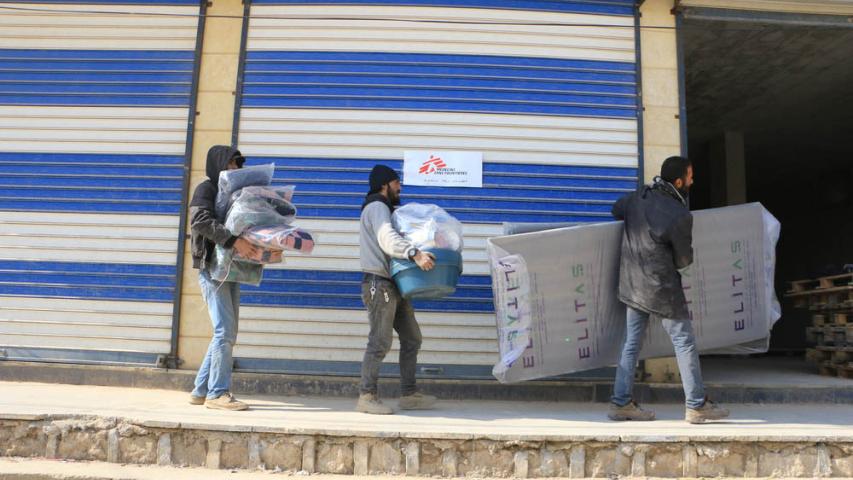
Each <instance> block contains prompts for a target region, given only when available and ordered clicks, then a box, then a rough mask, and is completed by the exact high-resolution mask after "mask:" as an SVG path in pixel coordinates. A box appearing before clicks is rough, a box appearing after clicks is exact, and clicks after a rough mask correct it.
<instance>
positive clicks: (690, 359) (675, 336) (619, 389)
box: [610, 307, 705, 408]
mask: <svg viewBox="0 0 853 480" xmlns="http://www.w3.org/2000/svg"><path fill="white" fill-rule="evenodd" d="M655 318H656V317H655ZM661 324H662V325H663V328H664V330H666V333H668V334H669V337H670V338H671V339H672V345H673V346H674V347H675V359H676V360H677V361H678V371H679V372H681V383H682V386H683V387H684V397H685V399H686V404H687V407H688V408H699V407H701V406H702V405H704V404H705V386H704V384H703V383H702V370H701V368H700V366H699V351H698V350H697V349H696V339H695V338H694V337H693V324H692V323H691V322H690V320H672V319H669V318H662V319H661ZM648 325H649V314H648V313H646V312H642V311H640V310H635V309H633V308H631V307H628V315H627V331H626V334H625V345H624V346H623V347H622V354H621V355H620V358H619V364H618V365H617V367H616V382H615V384H614V385H613V397H611V399H610V401H611V402H613V403H614V404H615V405H618V406H624V405H627V404H628V402H630V401H631V399H632V395H631V392H632V391H633V389H634V372H635V371H636V370H637V357H638V356H639V354H640V348H641V347H642V346H643V337H645V335H646V328H647V327H648Z"/></svg>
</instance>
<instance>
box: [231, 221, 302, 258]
mask: <svg viewBox="0 0 853 480" xmlns="http://www.w3.org/2000/svg"><path fill="white" fill-rule="evenodd" d="M243 237H244V238H245V239H246V240H247V241H249V242H251V243H252V244H254V245H258V246H260V247H264V248H270V249H279V250H295V251H298V252H302V253H311V252H312V251H313V250H314V242H315V240H314V236H313V235H311V234H310V233H308V232H307V231H305V230H302V229H301V228H299V227H294V226H290V225H276V226H268V227H263V226H262V227H253V228H250V229H248V230H246V231H245V232H243Z"/></svg>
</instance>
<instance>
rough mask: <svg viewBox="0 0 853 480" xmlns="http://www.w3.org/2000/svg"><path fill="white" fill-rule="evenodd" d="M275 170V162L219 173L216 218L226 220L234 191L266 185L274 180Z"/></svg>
mask: <svg viewBox="0 0 853 480" xmlns="http://www.w3.org/2000/svg"><path fill="white" fill-rule="evenodd" d="M274 172H275V164H274V163H269V164H266V165H254V166H251V167H243V168H238V169H237V170H225V171H224V172H222V173H220V174H219V183H218V185H217V187H218V189H219V191H218V192H217V193H216V204H215V209H216V218H218V219H219V221H224V220H225V216H226V215H227V213H228V209H229V208H230V206H231V197H232V195H233V194H234V192H236V191H238V190H240V189H241V188H243V187H248V186H266V185H269V184H270V183H271V182H272V176H273V173H274Z"/></svg>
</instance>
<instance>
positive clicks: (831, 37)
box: [679, 8, 853, 354]
mask: <svg viewBox="0 0 853 480" xmlns="http://www.w3.org/2000/svg"><path fill="white" fill-rule="evenodd" d="M680 14H681V17H680V19H679V20H680V25H679V46H680V49H681V60H682V64H681V67H682V72H683V75H684V91H685V92H684V93H685V95H684V101H685V104H686V105H685V107H686V127H687V128H686V132H687V139H686V140H687V146H688V155H689V157H690V158H691V159H692V160H693V162H694V170H695V172H696V183H695V185H694V189H693V191H692V192H691V208H693V209H701V208H710V207H717V206H725V205H732V204H738V203H744V202H761V203H762V204H763V205H764V206H765V207H766V208H767V209H768V210H769V211H770V212H771V213H773V215H775V216H776V217H777V218H778V219H779V220H780V221H781V222H782V236H781V239H780V242H779V245H778V248H777V253H778V257H777V258H778V261H777V274H776V290H777V294H778V295H779V298H780V301H782V307H783V315H782V319H781V320H780V321H779V322H777V324H776V326H775V328H774V330H773V332H772V336H771V342H770V351H771V353H775V354H779V353H782V352H785V353H799V352H802V351H803V349H804V348H805V347H806V340H805V330H806V327H807V326H808V325H809V324H810V315H809V313H808V312H807V311H803V310H800V309H795V308H793V304H792V302H791V301H790V300H788V299H784V298H783V295H784V292H785V290H786V289H787V285H788V282H789V281H791V280H798V279H804V278H813V277H817V276H824V275H830V274H834V273H840V272H841V271H842V269H843V266H844V265H845V264H850V263H853V195H852V194H851V190H853V24H850V23H849V22H848V19H847V18H846V17H843V18H841V17H828V16H813V15H784V14H770V13H759V12H746V11H738V12H735V11H727V10H714V9H690V8H686V9H684V10H683V11H682V12H681V13H680Z"/></svg>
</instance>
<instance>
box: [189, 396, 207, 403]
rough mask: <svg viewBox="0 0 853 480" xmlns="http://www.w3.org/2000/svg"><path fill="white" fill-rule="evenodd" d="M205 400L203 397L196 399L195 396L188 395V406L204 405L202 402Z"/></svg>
mask: <svg viewBox="0 0 853 480" xmlns="http://www.w3.org/2000/svg"><path fill="white" fill-rule="evenodd" d="M205 400H207V399H206V398H204V397H196V396H195V395H192V394H190V405H204V401H205Z"/></svg>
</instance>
